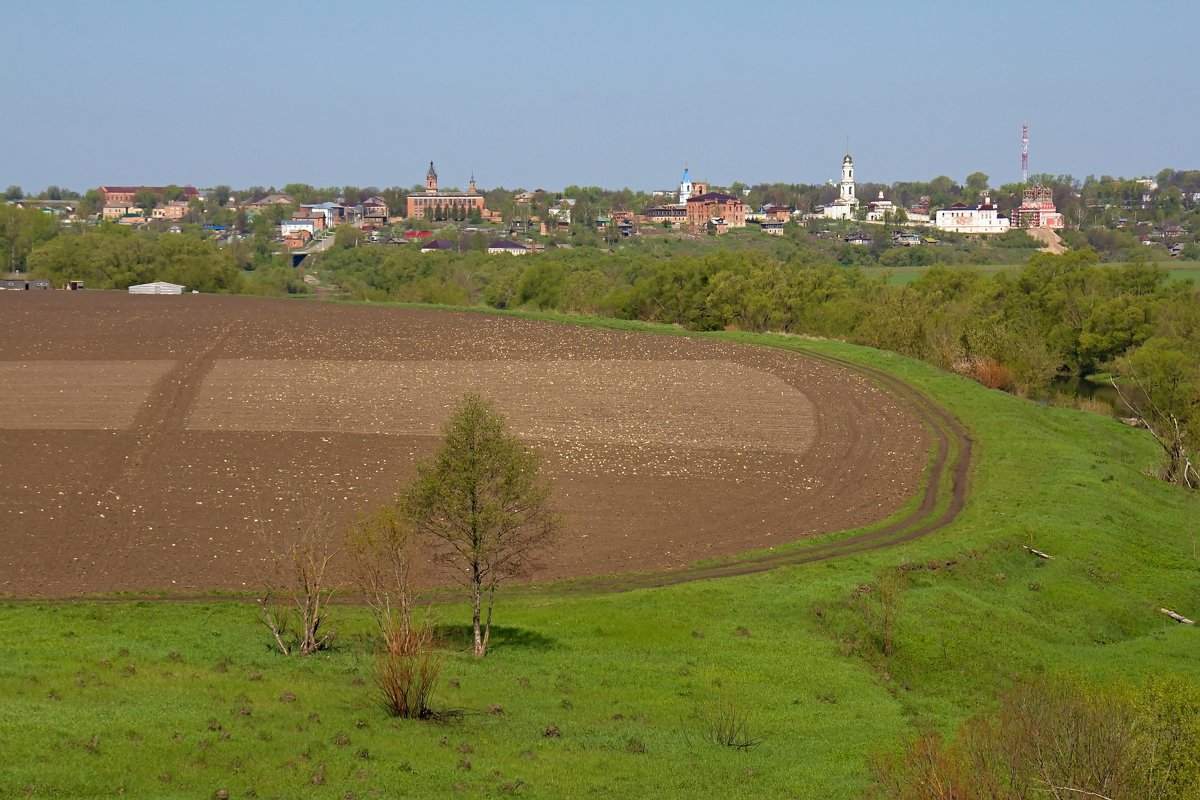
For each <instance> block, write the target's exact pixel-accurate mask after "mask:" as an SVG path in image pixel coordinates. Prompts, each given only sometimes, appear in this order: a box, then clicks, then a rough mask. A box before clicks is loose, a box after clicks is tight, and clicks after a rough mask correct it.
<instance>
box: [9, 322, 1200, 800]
mask: <svg viewBox="0 0 1200 800" xmlns="http://www.w3.org/2000/svg"><path fill="white" fill-rule="evenodd" d="M590 324H597V325H599V324H604V323H598V322H596V321H592V322H591V323H590ZM620 327H622V328H627V329H636V328H639V327H645V326H639V325H636V324H632V323H620ZM730 336H733V338H737V339H739V340H743V341H753V342H761V343H771V344H782V345H785V346H796V345H800V346H803V347H808V348H813V349H815V350H818V351H820V352H824V353H829V354H834V355H837V356H840V357H844V358H849V359H853V360H856V361H859V362H861V363H864V364H869V365H872V366H878V367H882V368H885V369H887V370H889V371H890V372H892V373H894V374H896V375H899V376H901V377H903V378H904V379H906V380H908V381H909V382H910V383H912V384H913V385H915V386H917V387H919V388H921V389H923V390H924V391H926V392H927V393H929V394H931V395H932V396H934V397H935V398H937V399H938V400H939V401H940V402H941V403H942V404H943V405H944V406H945V407H946V408H948V409H949V410H950V411H952V412H953V413H954V414H956V415H957V416H958V417H959V419H961V420H962V421H963V422H964V423H965V424H966V425H967V426H968V427H969V428H970V429H971V431H972V433H973V435H974V436H975V438H976V441H977V446H976V459H977V468H976V471H975V473H974V476H973V478H972V495H971V499H970V501H969V503H968V506H967V508H966V509H965V510H964V512H963V513H962V514H961V515H960V517H959V518H958V519H957V520H956V521H955V522H954V523H953V524H952V525H951V526H949V527H947V528H945V529H942V530H940V531H938V532H936V533H934V534H931V535H930V536H928V537H926V538H924V539H922V540H919V541H917V542H913V543H909V544H905V545H900V546H897V547H895V548H892V549H888V550H883V551H878V552H874V553H870V554H865V555H859V556H854V557H849V558H844V559H839V560H835V561H827V562H822V563H816V564H810V565H805V566H797V567H787V568H781V569H778V570H774V571H771V572H766V573H761V574H757V575H750V576H745V577H737V578H727V579H719V580H710V581H702V582H697V583H690V584H684V585H679V586H672V587H667V588H661V589H653V590H641V591H635V592H629V593H623V594H612V595H600V596H583V595H574V596H573V595H571V594H570V593H565V594H564V593H562V592H561V591H555V592H554V593H547V594H543V595H539V594H536V593H530V594H524V593H523V594H522V595H521V596H520V597H511V598H509V599H507V600H506V599H505V598H503V597H501V599H500V605H499V608H498V616H497V623H498V624H499V625H501V626H503V628H502V630H501V631H499V633H498V638H497V640H496V642H495V645H494V650H493V652H492V653H491V654H490V655H489V656H488V657H487V658H486V659H485V660H484V661H483V662H482V663H476V662H474V661H472V660H471V659H470V657H469V656H467V655H465V654H463V653H460V652H457V651H455V650H454V649H453V648H450V650H449V651H448V654H447V664H446V668H445V672H444V680H443V682H442V684H441V686H440V688H439V690H438V692H437V697H436V700H437V704H438V705H439V706H441V707H444V708H457V709H463V710H465V711H466V712H468V713H465V714H464V715H463V716H461V717H459V718H457V719H454V720H452V721H449V722H445V723H438V724H435V723H416V722H398V721H393V720H390V719H389V718H387V717H386V716H385V715H384V714H383V713H382V712H381V711H379V710H378V709H377V708H376V707H375V705H374V701H373V698H372V695H371V687H370V672H369V664H370V645H369V643H368V641H367V640H366V639H365V637H364V634H365V632H366V631H367V630H368V627H367V622H366V620H365V618H364V615H363V614H362V613H361V611H360V610H358V609H352V608H347V609H344V610H341V615H342V620H343V631H344V633H345V635H344V636H343V637H342V638H341V639H340V643H339V646H338V647H337V649H335V650H334V651H333V652H332V653H329V654H326V655H321V656H318V657H314V658H312V659H309V660H299V659H295V658H293V659H284V658H282V657H279V656H276V655H274V654H273V653H272V652H271V650H270V648H269V647H268V635H267V633H266V631H265V629H263V628H261V627H260V626H257V625H256V623H255V622H254V617H253V608H252V607H250V606H248V605H246V604H238V603H232V602H213V603H194V604H193V603H156V602H148V601H120V602H115V603H83V602H81V603H77V604H62V605H49V604H46V605H19V604H11V605H8V606H3V607H0V630H3V631H4V632H5V639H6V641H7V642H8V644H9V646H8V647H7V648H6V656H7V657H6V658H5V659H4V660H3V661H0V696H3V697H4V698H5V702H4V703H2V704H0V752H3V753H4V754H5V759H4V762H3V764H0V796H10V795H16V796H21V793H22V792H27V793H29V794H31V795H32V796H46V797H55V796H60V797H92V796H96V797H99V796H106V797H107V796H112V795H113V794H115V793H117V792H118V790H119V789H121V788H124V789H125V791H126V794H128V795H130V796H156V797H169V796H179V797H185V796H186V797H207V796H212V794H213V792H215V791H216V790H218V789H222V788H224V789H226V790H228V791H229V793H230V796H231V797H243V796H248V794H247V793H248V792H250V791H253V792H254V795H256V796H258V797H271V796H280V797H289V798H290V797H304V796H311V797H342V796H346V794H347V793H352V794H353V795H354V796H357V797H371V796H379V797H460V796H465V797H492V796H496V797H502V796H524V797H631V796H655V795H657V796H661V797H694V796H704V795H711V796H720V797H747V798H750V797H797V798H838V797H853V796H855V795H856V794H857V793H858V791H859V790H860V788H861V786H862V785H863V783H864V781H865V780H866V775H867V772H866V769H865V766H864V762H865V758H866V755H867V754H868V753H869V752H871V751H874V750H878V749H881V748H884V747H889V746H892V745H894V744H895V743H896V742H898V740H899V738H900V737H901V736H903V735H905V733H906V732H909V731H912V730H914V729H915V728H920V727H925V726H936V727H939V728H941V729H943V730H950V729H952V727H953V726H954V724H955V723H956V722H957V721H958V720H959V719H961V718H962V717H963V716H965V715H967V714H969V713H971V712H972V711H975V710H978V709H980V708H984V707H986V705H987V704H988V703H989V702H990V698H991V697H993V696H994V694H995V693H996V692H997V691H999V690H1001V689H1002V688H1004V687H1005V686H1007V685H1009V683H1010V681H1012V680H1013V679H1015V678H1019V677H1022V676H1031V675H1034V674H1038V673H1043V672H1046V673H1061V672H1071V673H1082V674H1085V675H1089V676H1092V677H1095V678H1097V679H1100V680H1131V679H1136V677H1137V676H1138V675H1139V674H1141V673H1143V672H1145V671H1148V670H1158V671H1168V670H1172V671H1183V672H1188V673H1191V674H1193V675H1195V674H1196V673H1197V672H1200V663H1198V662H1200V660H1198V659H1196V658H1195V655H1196V652H1197V644H1198V642H1197V638H1196V637H1197V634H1196V631H1195V630H1194V629H1192V628H1189V627H1185V626H1179V625H1176V624H1175V623H1173V622H1170V621H1169V620H1167V619H1166V618H1165V617H1164V616H1162V615H1161V614H1159V613H1158V607H1159V605H1167V606H1170V607H1172V608H1175V609H1176V610H1178V611H1180V612H1182V613H1185V614H1188V615H1189V616H1192V617H1195V616H1196V615H1197V613H1200V580H1198V579H1200V562H1197V560H1196V557H1195V550H1194V548H1195V546H1196V545H1195V537H1196V535H1197V533H1200V531H1198V530H1197V523H1196V522H1195V521H1194V520H1196V519H1197V518H1200V513H1198V510H1200V509H1198V506H1197V503H1196V501H1195V500H1194V499H1193V498H1191V497H1188V496H1187V495H1186V494H1185V493H1183V492H1181V491H1179V490H1177V489H1173V488H1172V487H1169V486H1166V485H1164V484H1162V483H1160V482H1158V481H1157V480H1155V479H1154V478H1152V477H1149V476H1147V475H1146V474H1144V471H1145V470H1147V469H1152V468H1153V467H1154V466H1155V464H1156V459H1157V454H1156V453H1155V449H1154V445H1153V442H1152V441H1150V440H1149V438H1148V437H1147V436H1146V434H1145V433H1144V432H1142V431H1137V430H1133V429H1130V428H1126V427H1124V426H1122V425H1120V424H1119V423H1117V422H1114V421H1112V420H1108V419H1104V418H1101V417H1098V416H1094V415H1087V414H1083V413H1079V412H1073V411H1066V410H1060V409H1052V408H1046V407H1042V406H1038V405H1035V404H1033V403H1029V402H1026V401H1023V400H1020V399H1017V398H1014V397H1010V396H1008V395H1005V394H1001V393H998V392H992V391H988V390H986V389H983V388H981V387H979V386H977V385H975V384H973V383H971V382H969V381H966V380H965V379H962V378H959V377H957V376H953V375H947V374H943V373H940V372H938V371H936V370H934V369H932V368H930V367H927V366H925V365H922V364H919V363H916V362H913V361H909V360H906V359H902V358H900V357H897V356H892V355H890V354H887V353H881V352H878V351H871V350H867V349H864V348H857V347H852V346H848V345H840V344H835V343H826V342H808V341H801V340H798V339H784V338H783V337H770V336H746V335H730ZM1022 544H1031V545H1032V546H1034V547H1037V548H1039V549H1042V550H1045V551H1048V552H1049V553H1051V554H1053V555H1054V556H1055V558H1054V559H1053V560H1051V561H1043V560H1041V559H1037V558H1034V557H1032V556H1030V555H1029V554H1028V553H1026V552H1025V551H1024V550H1022V549H1021V545H1022ZM947 562H953V563H952V565H951V566H946V564H947ZM901 565H904V567H905V569H904V570H902V574H903V575H904V576H905V580H906V588H905V589H904V590H903V591H902V593H901V595H900V599H899V605H898V607H899V617H898V623H897V632H896V636H895V651H894V654H893V655H891V656H889V657H884V656H882V655H880V654H878V652H877V651H876V650H875V649H874V648H872V647H871V645H870V644H869V640H870V633H871V627H872V626H871V623H870V622H869V621H868V620H869V614H868V616H863V614H862V613H860V612H862V611H863V610H864V609H869V608H870V607H871V602H872V600H871V597H872V594H871V593H870V592H866V593H862V592H859V593H858V594H859V595H860V596H859V599H852V595H854V594H855V593H856V590H857V589H858V588H859V587H863V586H868V585H870V584H872V583H874V582H875V581H876V580H877V576H878V575H879V574H880V573H881V572H882V571H895V570H896V568H897V567H899V566H901ZM931 565H934V566H936V567H937V568H936V569H931V568H930V566H931ZM436 613H437V615H438V617H439V618H440V619H441V620H442V621H443V622H446V623H458V622H460V621H462V620H465V619H466V616H465V612H464V610H463V608H462V607H454V606H446V607H439V608H438V609H437V610H436ZM172 653H177V654H178V655H177V656H175V657H173V656H172ZM130 665H132V669H129V667H130ZM286 693H291V694H293V695H294V696H295V700H289V699H288V695H287V694H286ZM493 705H499V706H501V708H502V710H503V713H490V712H489V709H490V707H491V706H493ZM728 707H734V708H736V709H738V710H739V712H744V713H745V714H746V715H747V716H748V720H749V725H750V730H751V732H752V733H753V734H754V735H756V736H763V737H765V739H764V740H763V742H762V743H761V744H760V745H759V746H758V747H756V748H753V749H750V750H746V751H741V750H732V749H727V748H722V747H719V746H716V745H713V744H711V743H710V742H708V741H707V740H706V739H705V736H704V728H705V725H704V722H703V720H704V718H705V717H706V716H708V717H711V716H713V714H714V709H718V710H719V709H722V708H728ZM550 725H555V726H557V728H558V730H559V731H560V733H561V736H558V737H547V736H545V735H544V733H545V731H546V729H547V726H550ZM218 726H219V727H218ZM225 734H228V738H224V735H225ZM467 762H469V763H467Z"/></svg>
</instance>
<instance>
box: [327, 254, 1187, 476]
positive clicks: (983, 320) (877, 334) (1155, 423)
mask: <svg viewBox="0 0 1200 800" xmlns="http://www.w3.org/2000/svg"><path fill="white" fill-rule="evenodd" d="M322 266H323V268H324V269H325V270H326V271H327V272H328V273H329V274H330V275H331V276H333V278H334V279H335V280H336V281H337V282H339V283H340V284H341V285H342V286H344V287H346V288H347V290H348V291H349V293H350V295H351V296H354V297H358V298H361V299H368V300H399V301H406V302H418V303H436V304H445V305H457V306H475V305H486V306H490V307H493V308H499V309H520V308H524V309H536V310H548V311H556V312H562V313H571V314H591V315H599V316H606V317H615V318H618V319H628V320H643V321H647V322H661V323H667V324H672V325H679V326H682V327H685V328H688V329H691V330H722V329H736V330H742V331H751V332H763V331H776V332H783V333H793V334H805V335H817V336H825V337H831V338H838V339H844V340H847V341H851V342H856V343H861V344H865V345H870V346H872V347H879V348H883V349H887V350H892V351H895V352H898V353H902V354H904V355H908V356H912V357H914V358H919V359H923V360H925V361H928V362H930V363H933V364H935V365H937V366H939V367H942V368H944V369H948V370H953V371H956V372H959V373H962V374H965V375H968V376H971V377H973V378H975V379H977V380H979V381H980V382H982V383H985V384H986V385H988V386H991V387H992V388H997V389H1004V390H1007V391H1012V392H1015V393H1017V394H1020V395H1023V396H1028V397H1035V398H1036V397H1046V396H1047V395H1048V394H1049V393H1050V390H1051V387H1052V383H1053V381H1054V379H1055V378H1056V376H1060V375H1075V376H1084V377H1086V376H1093V375H1095V374H1096V373H1104V372H1107V373H1111V374H1113V375H1115V376H1118V377H1119V378H1120V380H1121V381H1123V383H1122V385H1123V386H1126V387H1130V388H1134V387H1136V388H1137V389H1138V391H1136V392H1132V393H1130V395H1129V396H1130V397H1131V398H1133V397H1136V398H1138V399H1139V401H1141V405H1144V406H1145V407H1144V408H1142V407H1140V406H1139V408H1138V412H1139V414H1140V415H1141V416H1143V417H1145V418H1146V421H1147V423H1149V424H1151V426H1152V428H1153V429H1154V430H1155V433H1156V435H1159V436H1160V437H1161V439H1162V441H1163V442H1164V448H1165V450H1166V451H1167V453H1168V454H1169V455H1170V464H1169V469H1168V473H1169V474H1170V475H1171V476H1172V477H1174V478H1177V479H1180V480H1182V479H1183V478H1184V476H1185V475H1187V476H1192V477H1189V478H1188V480H1189V482H1193V483H1194V482H1195V481H1196V479H1195V477H1194V476H1195V471H1194V469H1192V468H1190V467H1187V466H1186V465H1187V462H1188V459H1189V458H1190V456H1189V454H1190V453H1191V452H1194V451H1195V449H1196V447H1197V446H1200V400H1198V398H1200V297H1198V294H1197V290H1196V287H1195V286H1194V285H1193V284H1191V283H1190V282H1168V280H1167V272H1166V271H1165V270H1163V269H1161V268H1159V267H1157V266H1156V265H1154V264H1152V263H1149V262H1146V261H1134V262H1131V263H1128V264H1124V265H1119V266H1110V265H1105V264H1102V263H1100V261H1099V258H1098V256H1097V254H1096V253H1095V252H1094V251H1092V250H1086V249H1085V250H1080V251H1072V252H1069V253H1066V254H1063V255H1050V254H1045V253H1038V254H1036V255H1034V256H1032V257H1031V258H1030V259H1029V261H1028V264H1027V265H1026V266H1025V267H1024V268H1023V269H1021V270H1019V271H1015V272H1001V273H998V274H995V275H989V274H987V273H985V272H981V271H978V270H972V269H950V268H941V267H935V268H932V269H930V270H928V271H927V272H926V273H925V274H924V275H922V277H921V278H919V279H918V280H916V281H913V282H912V283H908V284H904V285H891V284H888V283H887V282H886V280H885V279H883V278H875V277H870V276H868V275H867V274H866V273H864V272H863V271H862V270H858V269H846V268H844V267H841V266H839V265H837V264H835V263H830V262H828V261H817V260H807V259H805V258H803V257H801V258H797V259H793V260H790V261H783V260H780V259H778V258H776V257H775V256H773V255H771V254H769V253H766V252H761V251H728V252H716V253H709V254H706V255H695V256H689V255H675V256H671V257H660V256H654V255H649V254H645V253H638V252H636V251H622V252H616V253H609V254H605V255H600V254H597V253H595V252H585V251H580V250H570V251H550V252H547V253H545V254H540V255H538V256H537V257H536V258H523V259H522V258H497V257H489V256H487V255H486V254H483V253H479V252H474V251H468V252H465V253H461V254H459V253H447V254H437V255H430V254H421V253H418V252H415V251H411V250H407V249H402V248H355V249H349V248H348V249H341V250H335V251H333V252H331V253H329V254H328V255H327V256H325V257H324V260H323V261H322Z"/></svg>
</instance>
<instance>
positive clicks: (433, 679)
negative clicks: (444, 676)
mask: <svg viewBox="0 0 1200 800" xmlns="http://www.w3.org/2000/svg"><path fill="white" fill-rule="evenodd" d="M441 671H442V658H441V656H440V655H438V653H437V652H436V651H435V650H434V647H433V626H431V625H430V624H429V623H428V621H426V622H423V623H421V624H419V625H414V624H403V625H401V624H396V625H393V626H392V627H390V628H389V629H388V630H387V632H386V633H385V634H384V640H383V643H382V644H381V645H380V647H379V649H378V651H377V652H376V656H375V685H376V686H378V687H379V692H380V694H381V699H382V703H383V707H384V708H385V709H387V712H388V713H389V714H391V715H392V716H396V717H402V718H405V719H425V718H427V717H429V716H430V715H431V713H432V712H431V711H430V707H429V700H430V697H431V696H432V695H433V689H434V686H435V685H436V684H437V679H438V675H439V674H440V673H441Z"/></svg>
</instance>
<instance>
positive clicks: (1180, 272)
mask: <svg viewBox="0 0 1200 800" xmlns="http://www.w3.org/2000/svg"><path fill="white" fill-rule="evenodd" d="M1024 266H1025V265H1024V264H980V265H972V264H955V265H949V266H948V267H947V268H948V269H974V270H978V271H980V272H983V273H986V274H988V275H995V274H996V273H997V272H1010V271H1014V270H1019V269H1021V268H1023V267H1024ZM1111 266H1120V264H1113V265H1111ZM1159 266H1161V267H1163V268H1164V269H1166V270H1167V275H1168V279H1169V280H1173V281H1182V280H1193V281H1200V262H1196V261H1169V262H1163V263H1160V264H1159ZM930 269H931V267H866V268H864V269H863V271H864V272H866V273H867V274H868V275H872V276H875V277H879V276H884V275H886V276H887V278H888V283H896V284H900V283H912V282H913V281H915V280H917V279H919V278H920V277H921V276H922V275H924V274H925V273H926V272H928V271H929V270H930Z"/></svg>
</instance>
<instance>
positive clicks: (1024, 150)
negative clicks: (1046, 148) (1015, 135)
mask: <svg viewBox="0 0 1200 800" xmlns="http://www.w3.org/2000/svg"><path fill="white" fill-rule="evenodd" d="M1021 183H1029V123H1028V122H1026V123H1024V124H1023V125H1021Z"/></svg>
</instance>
